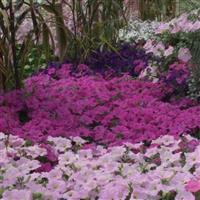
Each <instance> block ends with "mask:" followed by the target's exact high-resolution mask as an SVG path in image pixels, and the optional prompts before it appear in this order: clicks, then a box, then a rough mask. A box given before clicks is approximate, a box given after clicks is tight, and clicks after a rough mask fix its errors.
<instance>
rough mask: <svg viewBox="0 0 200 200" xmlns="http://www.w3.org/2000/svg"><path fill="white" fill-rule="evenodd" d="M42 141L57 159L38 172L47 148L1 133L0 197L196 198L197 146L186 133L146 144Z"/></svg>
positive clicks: (28, 199)
mask: <svg viewBox="0 0 200 200" xmlns="http://www.w3.org/2000/svg"><path fill="white" fill-rule="evenodd" d="M47 141H48V143H49V145H50V146H51V148H52V149H53V150H54V152H55V153H56V155H57V157H58V163H57V165H56V166H55V167H54V168H53V169H52V170H51V171H49V172H38V171H37V169H38V167H40V166H41V164H42V163H41V161H40V159H39V157H41V156H44V155H46V153H47V151H46V149H44V148H42V147H41V146H38V145H34V146H27V142H26V141H25V140H23V139H21V138H18V137H16V136H12V135H11V136H10V137H8V136H7V135H5V134H3V133H0V147H1V148H0V153H1V158H0V169H1V170H0V177H1V181H0V196H1V197H2V199H4V200H22V199H23V200H38V199H49V200H60V199H63V200H79V199H90V200H92V199H97V200H113V199H114V200H125V199H127V200H133V199H140V200H155V199H170V200H171V199H175V200H180V199H182V200H195V196H196V192H197V191H199V184H198V185H194V184H193V182H194V181H193V182H192V181H191V180H197V178H198V177H199V173H200V168H199V151H200V146H199V142H198V141H197V140H196V139H194V138H192V137H190V136H189V135H186V136H183V137H181V138H174V137H173V136H163V137H159V138H158V139H156V140H153V141H152V143H151V144H149V147H147V146H145V145H144V144H143V143H138V144H131V143H123V144H122V146H117V147H109V148H105V147H103V146H96V147H95V148H93V149H85V148H83V144H84V143H85V142H86V141H84V140H83V139H81V138H79V137H70V138H63V137H51V136H49V137H48V138H47ZM191 147H192V148H191ZM1 197H0V198H1Z"/></svg>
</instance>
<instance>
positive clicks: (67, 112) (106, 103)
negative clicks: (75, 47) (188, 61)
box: [0, 65, 200, 145]
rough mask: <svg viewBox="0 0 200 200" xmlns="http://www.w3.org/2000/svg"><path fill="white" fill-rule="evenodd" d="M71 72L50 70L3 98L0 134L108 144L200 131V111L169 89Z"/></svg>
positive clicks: (0, 113) (120, 78)
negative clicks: (82, 140) (51, 137)
mask: <svg viewBox="0 0 200 200" xmlns="http://www.w3.org/2000/svg"><path fill="white" fill-rule="evenodd" d="M69 68H70V65H63V66H62V67H61V68H60V69H58V70H56V69H55V68H52V69H49V71H48V72H47V73H46V74H39V75H37V76H33V77H31V78H29V79H27V80H26V82H25V88H24V89H23V90H21V91H14V92H10V93H8V94H6V95H5V96H1V107H0V111H1V112H0V131H3V132H5V133H14V134H16V135H18V136H21V137H24V138H26V139H29V140H32V141H35V142H43V141H45V140H46V138H47V137H48V136H54V137H55V136H64V137H69V136H81V137H83V138H86V139H87V140H88V141H90V142H96V143H97V144H104V145H118V144H121V143H122V142H124V141H128V142H140V141H144V140H152V139H155V138H157V137H159V136H161V135H166V134H169V135H180V134H182V133H184V132H189V133H195V132H198V129H199V124H200V118H199V114H200V106H198V105H196V106H193V104H195V103H194V102H192V101H191V100H189V99H184V98H183V99H179V100H178V101H177V100H173V95H172V94H173V88H170V87H168V86H167V85H165V84H161V83H151V82H143V81H138V80H133V79H132V77H130V76H128V75H125V76H123V77H115V78H112V79H110V80H106V79H104V78H102V77H101V76H100V75H99V76H88V75H85V76H81V77H78V78H77V77H74V76H72V75H70V73H71V72H70V70H69ZM170 98H171V100H173V103H172V102H170V101H171V100H170ZM186 116H187V117H186Z"/></svg>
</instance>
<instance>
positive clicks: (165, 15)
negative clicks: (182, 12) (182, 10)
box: [139, 0, 176, 21]
mask: <svg viewBox="0 0 200 200" xmlns="http://www.w3.org/2000/svg"><path fill="white" fill-rule="evenodd" d="M139 8H140V14H141V18H142V20H148V19H150V20H155V19H156V20H158V21H162V20H166V19H170V18H173V17H175V14H176V1H175V0H140V1H139Z"/></svg>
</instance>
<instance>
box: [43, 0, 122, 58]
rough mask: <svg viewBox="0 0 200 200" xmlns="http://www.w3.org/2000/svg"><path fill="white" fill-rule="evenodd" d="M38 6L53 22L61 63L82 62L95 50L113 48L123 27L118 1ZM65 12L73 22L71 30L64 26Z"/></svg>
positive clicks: (90, 0) (89, 1)
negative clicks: (65, 60) (48, 13)
mask: <svg viewBox="0 0 200 200" xmlns="http://www.w3.org/2000/svg"><path fill="white" fill-rule="evenodd" d="M41 6H42V8H44V9H45V10H46V11H47V12H50V13H51V14H53V16H54V18H55V26H56V31H57V41H58V50H59V58H60V60H61V61H63V60H64V59H68V60H70V61H72V62H81V61H84V60H85V58H86V57H87V56H88V55H89V54H90V53H91V51H93V50H95V49H99V48H101V49H102V48H104V47H105V46H107V47H109V48H112V47H113V46H115V44H116V40H117V33H118V30H119V28H121V27H122V25H123V23H124V14H123V12H124V10H123V3H122V1H121V0H117V1H116V0H115V1H114V0H109V1H108V0H99V1H96V0H85V1H76V0H72V1H71V2H66V1H64V2H63V3H57V1H53V2H51V3H50V2H48V3H45V4H42V5H41ZM66 11H67V12H68V14H69V15H70V16H71V18H72V25H71V29H70V28H69V27H67V26H66V25H65V21H64V12H66Z"/></svg>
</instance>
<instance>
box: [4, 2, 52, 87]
mask: <svg viewBox="0 0 200 200" xmlns="http://www.w3.org/2000/svg"><path fill="white" fill-rule="evenodd" d="M45 27H47V24H46V23H45V21H44V20H43V18H42V16H41V15H40V13H39V10H38V7H37V6H36V4H35V3H34V2H33V1H32V0H30V1H28V3H27V2H24V1H21V0H20V1H17V2H14V1H12V0H9V1H7V2H6V3H2V2H1V3H0V30H1V32H0V52H1V53H0V55H1V59H0V70H1V75H2V76H3V79H4V81H3V89H8V88H12V87H13V86H15V87H16V88H19V87H21V85H22V80H23V78H24V76H23V75H24V67H25V66H26V64H27V62H28V59H29V55H30V53H31V51H32V49H33V48H37V51H40V50H39V47H41V46H42V48H41V49H43V52H44V54H45V52H46V49H47V48H46V44H45V41H46V40H47V39H46V37H47V33H48V30H47V29H46V28H45ZM41 41H42V45H41V46H38V45H39V44H40V43H41ZM48 51H49V50H48ZM38 53H39V52H38ZM38 56H40V54H38ZM45 56H46V57H45V61H47V60H48V59H49V55H47V53H46V54H45ZM33 59H36V57H34V58H33ZM33 67H35V65H34V66H33ZM1 89H2V88H1Z"/></svg>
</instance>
